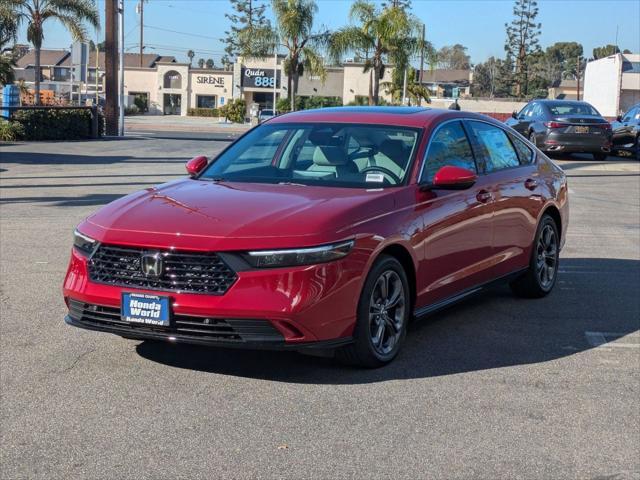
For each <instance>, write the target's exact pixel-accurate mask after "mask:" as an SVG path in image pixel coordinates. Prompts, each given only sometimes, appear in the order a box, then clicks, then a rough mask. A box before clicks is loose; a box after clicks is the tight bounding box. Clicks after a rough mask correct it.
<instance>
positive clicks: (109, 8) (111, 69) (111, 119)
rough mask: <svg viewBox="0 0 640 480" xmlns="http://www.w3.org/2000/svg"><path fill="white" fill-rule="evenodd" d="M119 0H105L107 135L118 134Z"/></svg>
mask: <svg viewBox="0 0 640 480" xmlns="http://www.w3.org/2000/svg"><path fill="white" fill-rule="evenodd" d="M117 1H118V0H105V2H104V4H105V39H104V49H105V53H104V69H105V82H104V83H105V84H104V91H105V106H104V117H105V121H106V129H105V132H106V134H107V135H110V136H115V135H117V134H118V76H117V74H118V51H117V49H116V36H117V27H116V12H117V5H116V2H117Z"/></svg>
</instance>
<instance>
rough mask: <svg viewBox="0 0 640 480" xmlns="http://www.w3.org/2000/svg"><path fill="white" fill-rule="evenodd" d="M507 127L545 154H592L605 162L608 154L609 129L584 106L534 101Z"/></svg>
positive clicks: (595, 113) (609, 145)
mask: <svg viewBox="0 0 640 480" xmlns="http://www.w3.org/2000/svg"><path fill="white" fill-rule="evenodd" d="M506 124H507V125H509V126H510V127H512V128H513V129H514V130H516V131H517V132H519V133H520V134H522V135H523V136H524V137H526V138H528V139H529V140H530V141H531V143H533V144H534V145H536V146H537V147H538V148H539V149H540V150H542V151H543V152H546V153H549V154H551V153H554V152H556V153H591V154H593V157H594V158H595V159H596V160H604V159H605V158H607V155H608V154H609V153H610V152H611V125H610V124H609V122H607V121H606V120H605V119H604V118H602V115H600V113H598V111H597V110H596V109H595V108H593V106H591V105H590V104H588V103H587V102H577V101H570V100H534V101H532V102H529V103H528V104H527V105H526V106H525V107H524V108H523V109H522V110H521V111H520V113H516V112H513V115H512V118H510V119H508V120H507V121H506Z"/></svg>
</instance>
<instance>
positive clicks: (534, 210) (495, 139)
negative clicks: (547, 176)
mask: <svg viewBox="0 0 640 480" xmlns="http://www.w3.org/2000/svg"><path fill="white" fill-rule="evenodd" d="M466 125H467V128H468V130H469V132H470V134H471V135H472V138H473V140H474V146H475V148H476V150H477V155H476V156H477V157H481V158H482V159H483V162H484V163H485V170H486V172H485V177H486V179H487V182H488V183H489V184H490V185H491V188H492V190H491V192H492V195H493V197H494V204H493V206H494V210H493V236H492V242H491V243H492V248H493V252H492V263H493V264H494V269H493V276H494V277H500V276H503V275H506V274H508V273H511V272H513V271H515V270H518V269H520V268H524V267H526V266H527V265H528V263H529V252H530V247H531V244H532V241H533V237H534V234H535V229H536V222H537V215H538V212H539V209H540V208H541V207H542V199H541V196H540V194H539V192H540V187H539V186H538V181H539V179H538V171H537V167H536V165H535V162H534V153H533V150H532V149H531V148H530V147H529V146H528V145H527V144H526V143H525V142H524V141H523V140H522V139H520V138H519V137H517V136H515V135H511V134H509V133H508V132H507V131H506V130H503V129H502V128H500V127H498V126H496V125H494V124H491V123H487V122H482V121H475V120H474V121H466Z"/></svg>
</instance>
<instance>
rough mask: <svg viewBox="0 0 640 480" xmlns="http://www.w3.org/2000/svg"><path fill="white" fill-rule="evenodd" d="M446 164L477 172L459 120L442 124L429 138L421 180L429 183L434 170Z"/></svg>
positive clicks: (434, 172)
mask: <svg viewBox="0 0 640 480" xmlns="http://www.w3.org/2000/svg"><path fill="white" fill-rule="evenodd" d="M446 165H449V166H452V167H462V168H466V169H467V170H471V171H472V172H474V173H477V169H476V162H475V160H474V158H473V152H472V150H471V145H469V140H468V139H467V135H466V134H465V132H464V129H463V128H462V124H461V123H460V122H451V123H447V124H445V125H443V126H442V127H440V128H439V129H438V130H437V131H436V133H435V135H434V136H433V137H432V138H431V142H430V143H429V148H428V149H427V154H426V158H425V162H424V167H423V170H422V177H421V182H428V183H431V182H432V181H433V177H434V175H435V174H436V172H437V171H438V170H440V169H441V168H442V167H444V166H446Z"/></svg>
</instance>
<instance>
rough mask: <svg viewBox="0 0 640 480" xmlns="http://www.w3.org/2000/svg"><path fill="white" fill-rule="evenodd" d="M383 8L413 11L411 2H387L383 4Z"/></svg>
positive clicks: (400, 0)
mask: <svg viewBox="0 0 640 480" xmlns="http://www.w3.org/2000/svg"><path fill="white" fill-rule="evenodd" d="M382 8H402V9H403V10H406V11H409V10H411V0H387V1H384V2H382Z"/></svg>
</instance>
